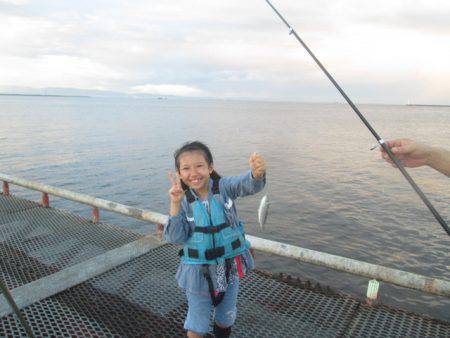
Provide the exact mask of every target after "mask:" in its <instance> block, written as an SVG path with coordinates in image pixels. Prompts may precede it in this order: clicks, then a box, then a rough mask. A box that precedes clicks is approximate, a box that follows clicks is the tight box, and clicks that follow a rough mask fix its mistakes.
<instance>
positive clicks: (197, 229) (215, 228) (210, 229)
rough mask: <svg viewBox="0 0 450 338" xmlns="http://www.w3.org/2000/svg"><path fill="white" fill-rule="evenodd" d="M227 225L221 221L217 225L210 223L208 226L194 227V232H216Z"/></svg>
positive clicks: (227, 225)
mask: <svg viewBox="0 0 450 338" xmlns="http://www.w3.org/2000/svg"><path fill="white" fill-rule="evenodd" d="M229 226H230V225H229V224H226V223H222V224H221V225H218V226H213V225H211V226H208V227H195V228H194V232H202V233H204V234H216V233H218V232H221V231H222V230H223V229H225V228H227V227H229Z"/></svg>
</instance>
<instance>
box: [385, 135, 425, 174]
mask: <svg viewBox="0 0 450 338" xmlns="http://www.w3.org/2000/svg"><path fill="white" fill-rule="evenodd" d="M386 145H387V146H388V147H389V148H390V149H391V151H392V153H393V154H394V155H395V156H396V157H397V158H398V159H399V161H400V162H401V163H402V164H403V165H404V166H405V167H410V168H415V167H420V166H423V165H428V164H429V159H430V156H431V153H432V148H431V147H430V146H427V145H425V144H422V143H418V142H415V141H412V140H409V139H397V140H392V141H387V142H386ZM380 150H381V156H382V158H383V159H385V160H386V161H387V162H389V163H390V164H391V165H392V166H394V167H395V164H394V163H393V162H392V160H391V159H390V158H389V155H388V154H387V153H386V152H385V151H384V149H383V148H382V147H380Z"/></svg>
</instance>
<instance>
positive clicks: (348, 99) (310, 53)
mask: <svg viewBox="0 0 450 338" xmlns="http://www.w3.org/2000/svg"><path fill="white" fill-rule="evenodd" d="M266 2H267V4H268V5H269V6H270V7H271V8H272V9H273V10H274V12H275V13H276V14H277V15H278V16H279V18H280V19H281V21H283V22H284V24H285V25H286V26H287V27H288V28H289V34H293V35H294V36H295V38H296V39H297V40H298V42H300V43H301V44H302V46H303V47H304V48H305V49H306V51H307V52H308V53H309V55H311V57H312V58H313V59H314V61H315V62H316V63H317V65H318V66H319V67H320V69H322V71H323V72H324V73H325V75H326V76H327V77H328V79H330V81H331V82H332V83H333V84H334V86H335V87H336V89H337V90H338V91H339V92H340V93H341V94H342V96H343V97H344V99H345V100H346V101H347V102H348V104H349V105H350V107H352V109H353V110H354V111H355V113H356V114H357V115H358V116H359V118H360V119H361V120H362V122H363V123H364V124H365V125H366V127H367V128H368V129H369V130H370V132H371V133H372V134H373V136H375V138H376V139H377V142H378V143H379V144H380V146H381V147H383V149H384V151H385V152H386V153H387V154H388V155H389V158H390V159H391V160H392V162H394V163H395V165H396V166H397V168H398V169H400V172H401V173H402V174H403V176H404V177H405V178H406V180H407V181H408V182H409V184H410V185H411V186H412V187H413V189H414V190H415V191H416V193H417V194H418V195H419V197H420V198H421V199H422V201H423V203H425V205H426V206H427V207H428V209H429V210H430V211H431V213H432V214H433V215H434V217H435V218H436V220H437V221H438V222H439V223H440V224H441V226H442V227H443V228H444V230H445V231H446V232H447V234H448V235H449V236H450V228H449V227H448V225H447V223H445V221H444V219H443V218H442V217H441V215H440V214H439V213H438V212H437V210H436V209H435V208H434V206H433V205H432V204H431V202H430V201H429V200H428V198H427V197H426V196H425V194H424V193H423V192H422V190H420V188H419V187H418V185H417V184H416V182H414V180H413V179H412V178H411V176H409V174H408V172H407V171H406V170H405V168H404V167H403V165H402V164H401V163H400V161H399V160H398V159H397V158H396V157H395V156H394V154H393V153H392V152H391V150H390V149H389V147H388V146H387V145H386V143H385V142H384V140H383V139H382V138H381V137H380V136H379V135H378V134H377V132H376V131H375V130H374V129H373V128H372V126H371V125H370V124H369V122H368V121H367V120H366V118H365V117H364V116H363V114H362V113H361V112H360V111H359V109H358V108H357V107H356V106H355V104H354V103H353V102H352V100H350V98H349V97H348V96H347V94H345V92H344V90H343V89H342V88H341V87H340V86H339V84H338V83H337V82H336V80H335V79H334V78H333V77H332V76H331V74H330V73H328V71H327V70H326V69H325V67H324V66H323V65H322V63H321V62H320V61H319V60H318V59H317V58H316V56H315V55H314V53H313V52H312V51H311V50H310V49H309V47H308V46H307V45H306V44H305V43H304V42H303V40H302V39H301V38H300V36H298V34H297V32H296V31H295V30H294V29H293V28H292V27H291V26H290V25H289V23H288V22H287V21H286V20H285V19H284V18H283V16H282V15H281V14H280V13H279V12H278V11H277V10H276V8H275V7H274V6H273V5H272V3H271V2H270V1H269V0H266Z"/></svg>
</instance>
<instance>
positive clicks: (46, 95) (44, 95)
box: [0, 93, 90, 97]
mask: <svg viewBox="0 0 450 338" xmlns="http://www.w3.org/2000/svg"><path fill="white" fill-rule="evenodd" d="M0 96H43V97H90V96H88V95H58V94H9V93H0Z"/></svg>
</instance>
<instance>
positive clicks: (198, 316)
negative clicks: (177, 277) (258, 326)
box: [184, 278, 239, 335]
mask: <svg viewBox="0 0 450 338" xmlns="http://www.w3.org/2000/svg"><path fill="white" fill-rule="evenodd" d="M238 292H239V278H234V280H233V282H231V283H230V284H228V288H227V291H226V292H225V296H224V297H223V299H222V301H221V302H220V304H219V305H218V306H217V307H216V308H215V313H214V322H215V323H216V324H218V325H219V326H222V327H230V326H232V325H233V324H234V321H235V320H236V314H237V308H236V302H237V295H238ZM186 296H187V300H188V313H187V316H186V321H185V322H184V328H185V330H188V331H193V332H195V333H197V334H199V335H205V334H206V333H208V332H209V319H210V317H211V310H212V309H213V306H212V304H211V296H210V294H209V293H202V292H190V291H186Z"/></svg>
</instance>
